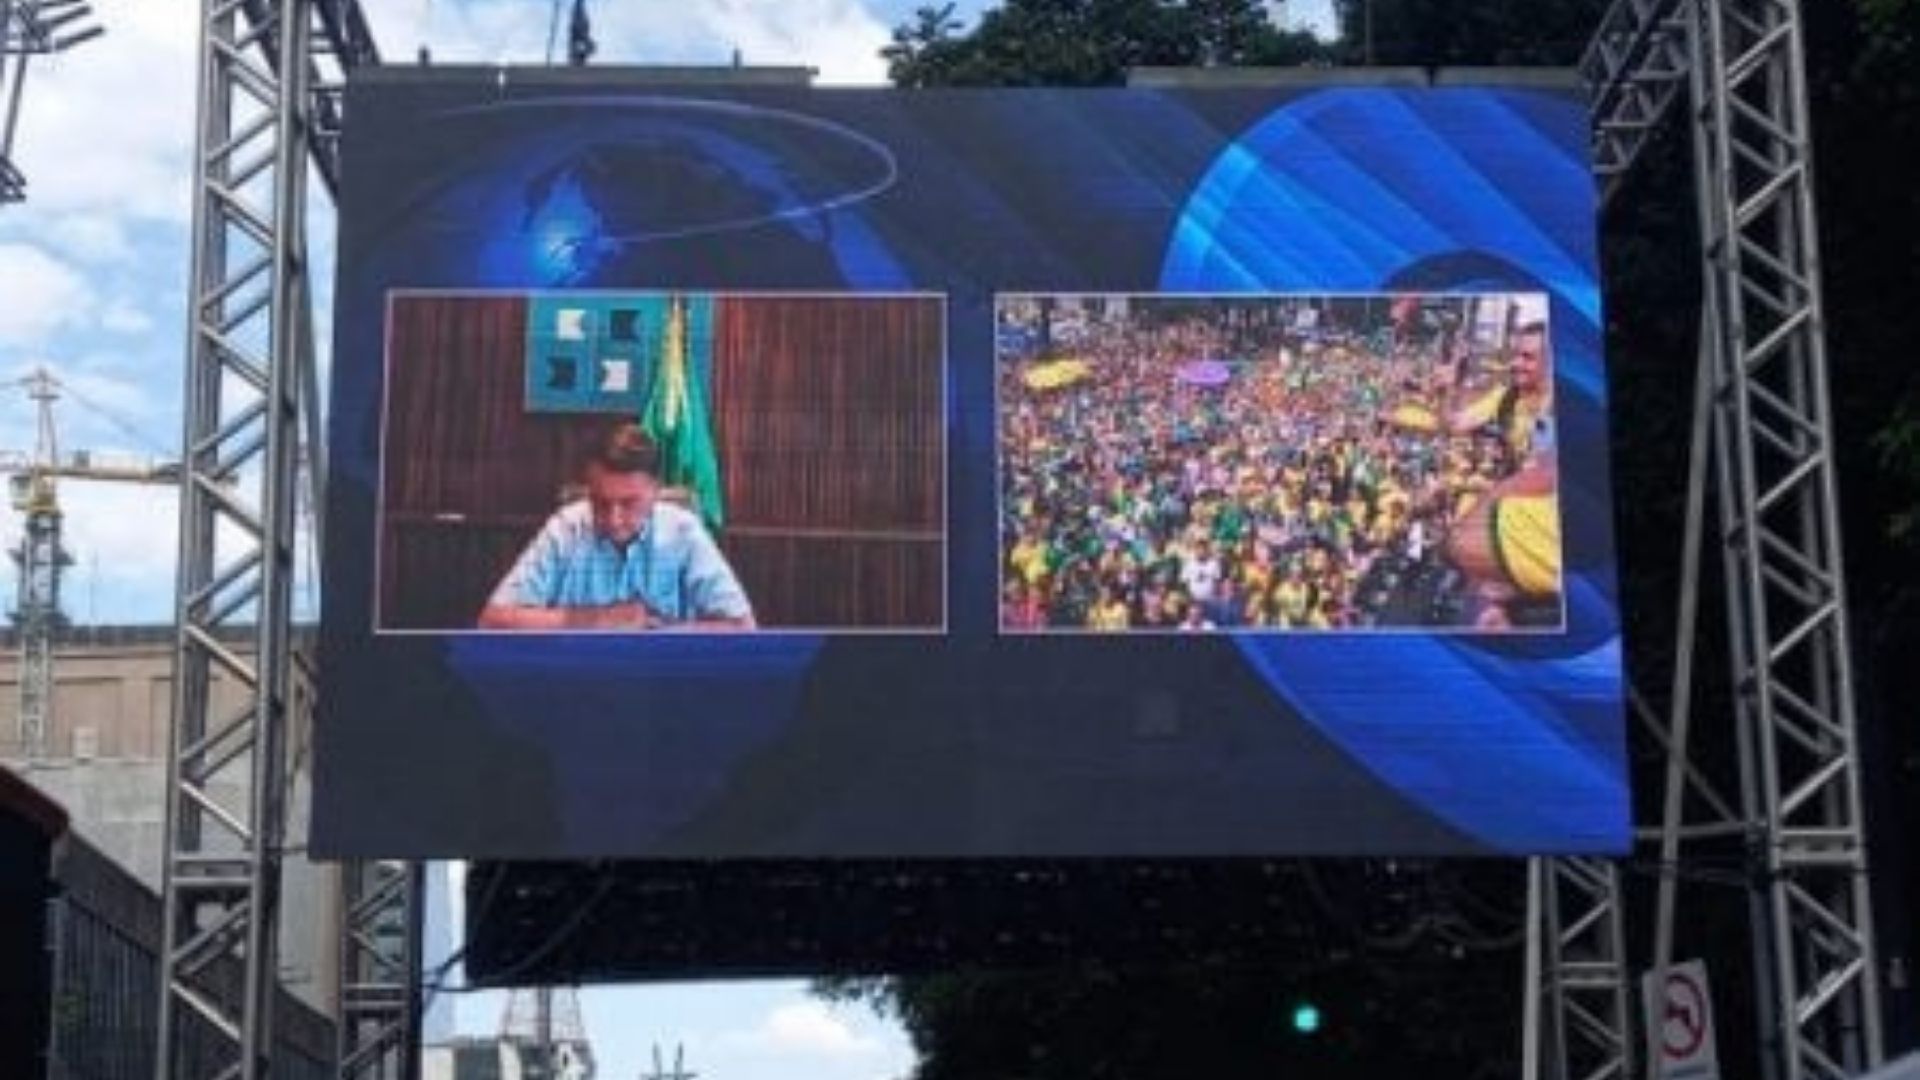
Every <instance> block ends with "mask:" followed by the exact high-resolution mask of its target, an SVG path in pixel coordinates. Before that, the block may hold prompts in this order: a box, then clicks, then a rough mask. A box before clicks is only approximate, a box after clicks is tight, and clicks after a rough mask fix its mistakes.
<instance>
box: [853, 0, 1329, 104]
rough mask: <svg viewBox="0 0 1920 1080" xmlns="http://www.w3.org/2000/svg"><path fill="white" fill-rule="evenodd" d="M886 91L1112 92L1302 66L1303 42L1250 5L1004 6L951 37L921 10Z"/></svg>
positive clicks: (1312, 58)
mask: <svg viewBox="0 0 1920 1080" xmlns="http://www.w3.org/2000/svg"><path fill="white" fill-rule="evenodd" d="M882 55H883V56H884V57H885V58H886V60H887V64H888V75H889V77H890V78H891V79H892V80H893V82H894V84H895V85H896V86H916V87H924V86H1115V85H1119V84H1121V83H1123V82H1125V81H1126V75H1127V72H1128V70H1130V69H1132V68H1137V67H1185V66H1191V65H1196V64H1207V63H1214V64H1223V65H1242V64H1304V63H1312V62H1316V61H1319V60H1323V59H1325V57H1326V55H1327V53H1326V48H1325V46H1323V45H1322V44H1321V43H1320V42H1319V41H1318V40H1317V39H1316V38H1315V37H1314V36H1313V35H1312V34H1309V33H1302V32H1286V31H1283V30H1281V29H1279V28H1276V27H1275V26H1273V25H1272V23H1270V22H1268V21H1267V18H1266V14H1265V10H1264V9H1263V8H1262V7H1261V6H1260V5H1259V4H1258V3H1257V2H1255V0H1184V2H1169V0H1007V3H1006V4H1005V5H1004V6H1001V7H997V8H992V9H990V10H988V11H987V12H985V13H984V14H983V15H981V17H980V22H979V25H977V26H975V27H974V28H973V30H972V31H970V32H967V33H964V34H963V33H961V25H960V23H959V21H958V20H957V19H956V18H955V17H954V7H953V5H951V4H948V5H946V6H944V7H924V8H921V9H920V10H919V11H918V12H916V13H915V15H914V17H913V19H912V20H911V21H909V22H907V23H905V24H903V25H901V26H900V27H898V28H896V29H895V30H894V32H893V42H892V44H890V45H888V46H887V47H886V48H885V49H883V50H882Z"/></svg>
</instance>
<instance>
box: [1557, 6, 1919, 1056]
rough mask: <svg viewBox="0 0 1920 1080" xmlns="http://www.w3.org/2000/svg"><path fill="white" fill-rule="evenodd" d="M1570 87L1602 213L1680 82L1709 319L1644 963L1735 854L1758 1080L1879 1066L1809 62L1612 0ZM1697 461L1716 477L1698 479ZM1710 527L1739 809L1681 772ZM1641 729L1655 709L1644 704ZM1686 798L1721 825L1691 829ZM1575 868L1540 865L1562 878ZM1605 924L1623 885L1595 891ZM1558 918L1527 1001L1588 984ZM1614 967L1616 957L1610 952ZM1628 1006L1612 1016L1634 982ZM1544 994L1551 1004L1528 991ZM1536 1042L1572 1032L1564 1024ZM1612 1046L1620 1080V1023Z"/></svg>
mask: <svg viewBox="0 0 1920 1080" xmlns="http://www.w3.org/2000/svg"><path fill="white" fill-rule="evenodd" d="M1582 70H1583V72H1584V73H1585V74H1586V76H1587V78H1588V80H1589V84H1590V85H1591V86H1592V87H1593V90H1594V101H1595V106H1596V123H1595V161H1596V171H1597V172H1598V174H1599V178H1600V181H1601V185H1602V192H1603V195H1605V196H1610V195H1611V194H1612V193H1613V191H1614V190H1616V189H1617V187H1618V183H1619V181H1620V179H1621V177H1623V176H1624V175H1625V174H1626V172H1627V170H1628V169H1630V168H1631V167H1632V165H1633V162H1634V160H1635V159H1636V157H1637V156H1638V154H1639V152H1640V150H1641V148H1642V147H1644V146H1645V144H1646V141H1647V138H1648V136H1649V134H1650V133H1651V131H1652V130H1653V128H1654V127H1655V125H1657V124H1658V123H1659V121H1660V120H1661V119H1662V118H1663V116H1664V115H1665V114H1666V113H1667V112H1668V111H1670V109H1671V107H1672V106H1673V104H1674V103H1675V101H1676V100H1677V99H1678V97H1679V93H1678V91H1679V84H1680V81H1681V80H1682V79H1685V81H1686V83H1687V88H1688V91H1689V96H1688V99H1687V100H1688V117H1689V127H1690V132H1689V133H1690V135H1691V137H1692V141H1693V147H1694V165H1695V179H1696V185H1697V188H1698V196H1699V220H1700V230H1701V247H1702V254H1703V256H1704V264H1705V265H1704V267H1703V270H1704V281H1705V290H1704V295H1705V301H1704V311H1703V313H1702V318H1701V353H1700V367H1699V374H1698V379H1697V387H1696V396H1697V401H1696V403H1695V419H1694V427H1693V446H1692V462H1691V465H1690V469H1689V478H1688V481H1689V482H1688V509H1687V525H1686V539H1685V547H1684V549H1683V553H1682V558H1683V593H1682V597H1681V610H1680V613H1679V617H1678V620H1677V624H1678V626H1677V631H1678V632H1677V634H1676V646H1675V648H1676V653H1677V659H1678V660H1679V663H1678V664H1677V665H1676V670H1675V676H1674V685H1673V688H1672V693H1671V697H1670V700H1669V710H1668V718H1667V720H1666V721H1665V723H1661V722H1660V721H1658V720H1655V721H1654V722H1653V723H1652V726H1653V728H1654V730H1655V733H1656V735H1657V736H1658V737H1659V738H1660V739H1661V740H1662V742H1663V745H1664V749H1665V752H1666V754H1667V756H1668V761H1667V764H1668V768H1667V776H1666V785H1665V790H1664V792H1663V796H1664V800H1663V806H1662V820H1661V822H1660V825H1659V828H1658V829H1657V830H1656V831H1655V832H1654V833H1653V836H1654V838H1655V839H1656V840H1657V841H1658V848H1659V862H1658V863H1657V865H1658V867H1659V869H1660V872H1661V885H1660V894H1659V899H1658V907H1657V910H1656V913H1655V919H1656V926H1655V935H1654V943H1655V944H1654V956H1653V958H1652V962H1651V964H1650V965H1649V966H1650V967H1651V969H1652V970H1653V971H1654V972H1656V973H1659V972H1661V971H1664V969H1665V968H1666V965H1667V964H1668V963H1669V962H1670V960H1671V959H1672V956H1671V951H1672V943H1673V937H1674V922H1675V915H1674V889H1675V876H1676V874H1677V872H1678V869H1679V865H1680V851H1681V845H1682V843H1683V841H1686V842H1691V841H1699V840H1702V839H1710V838H1713V837H1715V836H1720V837H1726V836H1733V837H1737V838H1742V839H1744V840H1745V841H1746V842H1747V844H1748V848H1749V851H1750V852H1751V855H1750V858H1751V860H1752V861H1753V862H1756V863H1757V864H1758V865H1755V866H1751V867H1750V868H1749V869H1750V870H1751V871H1752V874H1751V879H1752V880H1753V881H1755V882H1756V885H1755V886H1754V889H1755V895H1753V896H1752V900H1753V904H1752V911H1753V926H1752V931H1753V936H1754V955H1755V961H1756V964H1755V966H1756V967H1757V968H1759V971H1758V972H1757V976H1758V978H1757V982H1758V984H1759V987H1760V1000H1759V1001H1758V1002H1757V1006H1758V1008H1759V1014H1760V1020H1761V1029H1762V1031H1764V1032H1766V1033H1767V1035H1768V1038H1769V1042H1770V1045H1769V1046H1768V1047H1766V1048H1765V1049H1764V1051H1763V1055H1762V1058H1763V1063H1764V1064H1765V1066H1766V1068H1767V1071H1768V1074H1769V1075H1774V1076H1778V1077H1781V1078H1782V1080H1825V1078H1829V1077H1840V1076H1847V1075H1852V1074H1855V1073H1858V1072H1860V1071H1862V1070H1864V1069H1866V1068H1868V1067H1871V1066H1872V1065H1874V1064H1877V1063H1878V1062H1879V1060H1880V1056H1881V1033H1880V1021H1881V1018H1880V999H1879V987H1878V970H1877V965H1878V959H1877V956H1876V955H1875V950H1874V944H1873V925H1872V914H1871V910H1870V906H1869V903H1868V880H1867V862H1866V842H1865V831H1864V822H1863V819H1862V811H1861V794H1860V762H1859V758H1858V754H1857V746H1858V742H1857V727H1856V722H1855V718H1854V714H1853V700H1854V685H1853V678H1852V672H1851V667H1850V655H1849V652H1848V645H1847V613H1846V594H1845V583H1844V578H1843V575H1842V569H1841V551H1840V526H1839V512H1838V506H1837V498H1836V494H1835V487H1834V476H1833V470H1834V465H1833V458H1832V452H1831V450H1832V441H1833V423H1832V416H1831V410H1830V405H1829V402H1828V396H1827V386H1826V368H1827V365H1826V355H1825V341H1824V338H1823V335H1822V311H1821V297H1820V273H1819V251H1818V242H1817V230H1816V227H1815V224H1814V202H1813V188H1812V170H1811V163H1810V151H1811V145H1812V137H1811V132H1810V130H1809V126H1808V120H1807V111H1808V110H1807V95H1806V86H1805V56H1804V47H1803V42H1802V29H1801V23H1800V11H1799V7H1798V5H1797V3H1795V2H1794V0H1692V2H1682V0H1673V2H1665V0H1616V3H1615V4H1614V5H1613V7H1612V9H1611V10H1610V11H1609V12H1608V15H1607V17H1606V19H1605V20H1604V21H1603V23H1602V27H1601V30H1600V32H1599V34H1597V35H1596V37H1595V39H1594V42H1593V45H1592V47H1591V48H1590V49H1589V50H1588V53H1587V56H1586V58H1585V61H1584V62H1583V65H1582ZM1709 461H1711V469H1709V466H1708V463H1709ZM1709 486H1710V487H1711V488H1712V489H1713V491H1714V492H1715V497H1716V502H1717V506H1718V511H1719V513H1718V519H1717V525H1718V534H1717V536H1716V537H1715V539H1716V540H1717V541H1718V545H1719V547H1720V548H1721V550H1722V551H1723V552H1724V553H1725V555H1724V569H1725V575H1726V589H1725V592H1726V596H1727V626H1728V630H1729V632H1728V638H1729V640H1730V642H1731V646H1732V657H1731V661H1732V676H1733V687H1734V692H1735V700H1736V706H1737V707H1736V715H1734V716H1733V717H1731V718H1730V720H1731V724H1728V725H1725V726H1724V727H1722V728H1720V729H1719V730H1718V731H1712V732H1708V734H1717V735H1720V736H1722V737H1730V740H1729V741H1731V742H1732V743H1733V744H1734V745H1735V747H1736V749H1737V752H1738V756H1739V767H1740V780H1741V791H1740V794H1739V799H1738V804H1737V807H1736V806H1735V805H1734V804H1733V803H1732V802H1731V801H1730V800H1727V799H1725V798H1723V797H1721V796H1720V795H1719V794H1718V793H1717V792H1716V791H1715V790H1714V789H1713V788H1712V786H1711V785H1710V784H1708V783H1706V782H1705V781H1704V779H1703V778H1702V777H1700V776H1699V775H1698V774H1697V772H1696V771H1695V770H1693V768H1692V766H1691V764H1690V762H1689V759H1688V748H1689V743H1688V740H1689V734H1690V728H1691V726H1692V725H1691V723H1690V720H1691V717H1690V716H1689V713H1688V709H1689V696H1690V692H1691V675H1692V663H1693V659H1694V658H1693V656H1692V647H1693V643H1694V642H1695V640H1696V638H1695V635H1694V629H1695V623H1696V618H1697V603H1698V595H1697V594H1698V589H1699V581H1698V568H1699V540H1700V538H1701V536H1702V535H1703V534H1704V532H1705V528H1706V526H1705V521H1704V515H1705V510H1706V507H1705V503H1706V499H1705V497H1704V494H1705V491H1706V489H1707V488H1708V487H1709ZM1635 707H1636V710H1637V711H1640V712H1641V713H1642V715H1643V716H1649V717H1650V716H1651V710H1650V709H1647V708H1646V707H1645V706H1644V704H1643V703H1641V702H1639V701H1638V700H1637V699H1636V702H1635ZM1689 790H1692V791H1693V792H1696V793H1697V795H1698V798H1699V799H1700V800H1702V801H1704V802H1705V803H1706V804H1707V805H1709V806H1710V807H1711V808H1712V810H1713V811H1714V820H1710V821H1706V822H1703V823H1697V824H1693V823H1689V822H1688V821H1687V820H1686V817H1685V815H1684V813H1683V812H1684V809H1685V804H1686V795H1687V793H1688V791H1689ZM1582 862H1583V861H1581V860H1560V861H1555V862H1553V863H1552V864H1551V866H1552V870H1551V871H1544V870H1543V871H1541V872H1550V873H1552V874H1553V876H1554V877H1556V878H1559V877H1562V876H1572V875H1573V872H1574V871H1575V870H1576V868H1578V867H1580V866H1581V865H1582ZM1591 895H1592V903H1593V904H1594V910H1596V911H1598V910H1611V911H1613V912H1616V913H1617V912H1618V911H1619V909H1620V903H1621V895H1620V886H1619V881H1618V876H1617V874H1616V875H1613V876H1612V877H1611V878H1610V879H1609V880H1606V881H1603V882H1600V883H1599V884H1598V886H1597V887H1596V888H1594V889H1593V890H1592V893H1591ZM1552 917H1553V916H1552V913H1551V912H1550V911H1549V912H1547V913H1546V919H1545V920H1544V921H1543V920H1541V919H1536V920H1535V922H1534V925H1533V927H1532V932H1533V937H1534V939H1535V941H1536V942H1545V943H1546V947H1547V950H1548V956H1549V958H1548V959H1547V961H1546V962H1545V963H1544V964H1543V965H1542V970H1541V971H1540V973H1539V974H1540V977H1541V980H1542V983H1541V984H1537V985H1536V987H1535V990H1534V992H1535V993H1536V994H1537V993H1542V992H1547V993H1551V992H1552V990H1553V988H1554V987H1557V986H1561V985H1565V984H1566V982H1567V980H1568V979H1569V978H1571V977H1572V976H1574V975H1575V974H1576V973H1577V972H1578V971H1579V970H1580V967H1579V961H1578V960H1577V959H1575V958H1573V957H1571V956H1569V955H1568V954H1567V953H1565V952H1564V951H1563V950H1561V949H1560V948H1559V945H1560V943H1559V942H1558V940H1557V935H1556V933H1555V930H1556V928H1555V927H1554V925H1553V924H1552V921H1551V919H1552ZM1612 950H1613V954H1614V955H1618V950H1619V939H1618V937H1617V936H1616V938H1615V941H1614V943H1613V945H1612ZM1620 976H1621V978H1622V979H1623V983H1622V985H1621V986H1620V987H1619V993H1620V995H1621V996H1622V997H1624V995H1625V992H1626V987H1625V985H1624V978H1625V971H1624V970H1621V971H1620ZM1543 988H1544V989H1543ZM1555 1004H1557V1005H1558V1006H1560V1008H1559V1009H1558V1015H1557V1016H1556V1017H1554V1018H1553V1019H1543V1023H1544V1024H1546V1025H1547V1028H1546V1033H1547V1034H1548V1035H1549V1036H1551V1035H1553V1034H1555V1033H1564V1032H1566V1031H1567V1030H1568V1029H1569V1028H1571V1027H1573V1026H1575V1025H1577V1024H1578V1023H1579V1019H1578V1017H1577V1016H1576V1015H1575V1012H1574V1007H1573V1004H1572V1003H1571V1002H1570V1001H1568V1000H1565V999H1558V1000H1556V1002H1555ZM1619 1020H1620V1026H1619V1028H1618V1029H1617V1031H1610V1032H1606V1033H1605V1034H1606V1035H1607V1041H1608V1042H1609V1043H1611V1044H1614V1045H1617V1046H1618V1047H1619V1048H1620V1053H1621V1055H1622V1057H1621V1060H1620V1062H1619V1063H1618V1065H1617V1067H1616V1066H1609V1067H1614V1068H1616V1070H1617V1071H1622V1072H1625V1071H1630V1070H1631V1067H1632V1058H1631V1048H1632V1043H1631V1041H1629V1039H1628V1038H1627V1037H1626V1036H1627V1032H1628V1030H1629V1026H1628V1025H1627V1024H1626V1022H1625V1021H1626V1017H1625V1016H1624V1015H1620V1016H1619ZM1547 1042H1548V1046H1547V1047H1546V1049H1547V1054H1546V1058H1545V1064H1546V1067H1547V1068H1548V1069H1549V1070H1551V1072H1550V1075H1552V1076H1555V1077H1574V1076H1587V1075H1596V1074H1594V1073H1591V1072H1588V1071H1585V1068H1584V1065H1583V1063H1582V1062H1581V1061H1579V1060H1577V1059H1578V1057H1579V1054H1580V1051H1581V1048H1580V1047H1577V1046H1576V1045H1574V1043H1573V1041H1572V1040H1571V1038H1570V1037H1569V1038H1563V1039H1560V1040H1554V1039H1552V1038H1548V1040H1547Z"/></svg>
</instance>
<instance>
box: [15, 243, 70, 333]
mask: <svg viewBox="0 0 1920 1080" xmlns="http://www.w3.org/2000/svg"><path fill="white" fill-rule="evenodd" d="M0 297H5V298H6V300H5V302H4V303H0V346H6V345H15V346H18V345H35V344H38V343H39V342H41V341H42V340H44V339H45V338H46V337H47V335H48V334H51V333H52V332H53V331H55V330H57V329H60V328H61V327H63V326H68V325H71V324H73V323H76V322H78V321H79V320H81V319H82V318H83V317H84V316H85V315H86V313H87V310H88V309H89V307H90V306H91V303H90V293H89V290H88V288H87V283H86V279H85V278H83V277H82V276H81V275H80V273H79V271H77V270H75V269H74V268H73V267H71V266H69V265H67V264H66V263H65V262H63V261H62V260H60V259H58V258H56V257H54V256H52V255H49V254H47V253H46V252H45V251H43V250H41V249H40V248H38V247H35V246H34V245H32V244H15V243H0Z"/></svg>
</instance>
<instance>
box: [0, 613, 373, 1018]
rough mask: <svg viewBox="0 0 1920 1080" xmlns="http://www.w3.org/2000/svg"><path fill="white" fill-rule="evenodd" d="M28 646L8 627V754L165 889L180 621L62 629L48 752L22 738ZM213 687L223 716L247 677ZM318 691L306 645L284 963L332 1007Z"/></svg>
mask: <svg viewBox="0 0 1920 1080" xmlns="http://www.w3.org/2000/svg"><path fill="white" fill-rule="evenodd" d="M235 644H236V646H244V645H245V644H246V643H244V642H236V643H235ZM19 655H20V649H19V642H18V641H17V639H16V638H15V637H14V636H13V634H12V633H11V632H8V633H4V634H0V763H5V764H6V765H7V766H8V767H9V768H11V769H12V770H13V771H14V772H15V773H16V774H18V775H19V776H21V777H23V778H24V779H26V780H27V781H28V782H29V783H31V784H32V785H33V786H35V787H36V788H38V789H40V790H41V791H43V792H45V793H46V794H47V795H49V796H51V797H52V798H53V799H54V800H55V801H56V802H58V803H59V804H60V805H61V806H63V807H64V808H65V809H66V811H67V813H68V815H69V816H70V817H71V819H72V823H73V828H74V830H75V831H76V832H78V833H79V834H80V835H81V836H82V837H83V838H84V839H85V840H86V841H87V842H88V843H90V844H91V845H92V846H93V847H95V848H97V849H99V850H100V851H102V852H104V853H106V854H107V855H108V856H109V857H110V858H112V859H113V860H114V861H115V862H116V863H118V864H119V865H120V866H122V867H124V868H125V869H127V870H128V871H130V872H132V873H133V875H134V876H135V877H137V878H138V879H139V880H140V881H141V882H142V883H144V884H145V885H147V886H148V887H149V888H152V889H154V890H155V891H158V890H159V889H160V884H161V883H160V872H161V856H162V854H163V851H162V848H163V843H164V840H165V814H166V786H167V761H166V755H167V739H168V732H169V730H170V726H169V725H170V724H171V722H172V709H173V630H172V628H171V627H167V626H142V627H74V628H70V629H68V630H65V631H63V632H62V633H61V635H60V641H59V642H58V643H57V644H56V646H55V651H54V662H53V672H54V689H53V706H52V715H51V717H50V722H49V724H48V729H47V737H46V741H45V745H44V747H43V749H42V752H41V753H39V754H37V755H29V754H27V753H26V752H25V748H24V747H23V746H22V744H21V741H20V724H19V705H20V687H19V678H18V674H17V673H18V667H19ZM212 695H213V703H214V705H213V714H214V715H216V716H218V715H222V714H223V713H226V712H228V711H230V710H232V709H234V708H236V707H237V706H238V705H239V704H240V699H239V696H238V688H237V687H236V686H234V685H233V684H232V682H231V680H228V679H224V678H222V677H219V676H218V675H216V677H215V681H214V686H213V689H212ZM313 700H314V676H313V665H312V663H311V660H310V659H309V654H308V652H307V651H306V650H297V651H296V653H295V675H294V693H293V703H292V704H293V710H292V713H293V725H292V726H293V730H292V731H291V732H289V739H288V748H289V751H288V752H289V759H288V760H289V764H290V766H291V769H290V774H291V776H292V784H291V789H292V790H291V791H290V792H289V796H290V797H289V799H288V822H287V841H288V847H289V850H288V853H287V856H286V858H285V860H284V863H283V868H284V876H283V879H282V887H281V920H280V975H281V981H282V983H283V984H284V985H285V987H286V988H287V989H288V990H289V991H291V992H292V993H293V994H294V995H295V996H296V997H298V998H300V999H301V1000H303V1001H305V1002H306V1003H307V1004H309V1005H311V1006H312V1007H313V1008H315V1009H317V1010H319V1011H320V1012H322V1013H324V1014H326V1015H329V1016H331V1015H332V1014H333V1011H334V1008H335V1005H334V1002H335V998H336V995H337V991H338V986H339V960H338V955H337V954H338V950H339V926H340V911H339V875H338V872H337V870H336V868H335V867H333V866H331V865H324V866H323V865H316V864H314V863H310V862H308V861H307V860H306V859H305V858H304V856H303V854H302V852H303V851H304V847H305V843H306V835H307V816H308V799H307V787H308V782H309V779H310V772H309V763H310V760H311V756H310V753H309V749H310V747H311V745H312V740H311V738H310V737H309V736H310V733H311V730H312V705H313Z"/></svg>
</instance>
